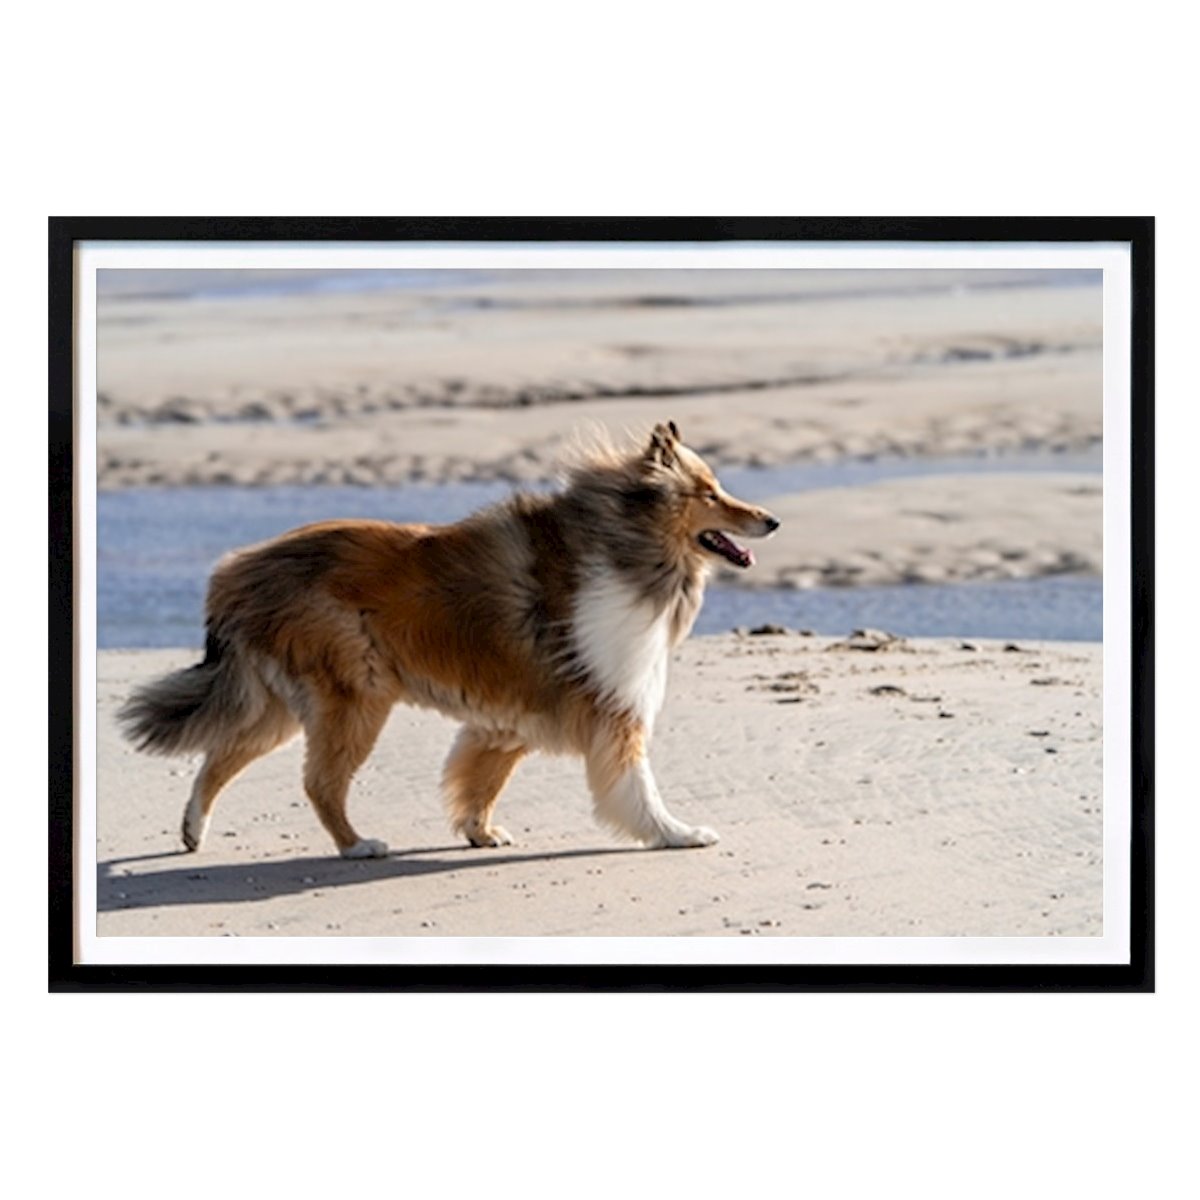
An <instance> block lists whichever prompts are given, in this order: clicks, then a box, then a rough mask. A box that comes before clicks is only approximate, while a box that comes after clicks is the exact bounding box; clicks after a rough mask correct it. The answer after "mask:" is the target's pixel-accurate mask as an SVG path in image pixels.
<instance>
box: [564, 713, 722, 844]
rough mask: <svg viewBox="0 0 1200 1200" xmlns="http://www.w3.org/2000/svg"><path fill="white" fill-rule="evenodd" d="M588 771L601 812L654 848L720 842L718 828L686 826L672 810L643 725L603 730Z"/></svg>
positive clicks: (590, 756)
mask: <svg viewBox="0 0 1200 1200" xmlns="http://www.w3.org/2000/svg"><path fill="white" fill-rule="evenodd" d="M587 775H588V784H589V786H590V787H591V789H592V798H593V800H594V802H595V806H596V816H597V817H598V818H599V820H601V821H602V822H603V823H604V824H606V825H608V826H611V827H612V828H613V829H615V830H616V831H617V832H618V833H622V834H624V835H626V836H627V837H631V838H634V839H636V840H637V841H640V842H643V843H644V844H645V845H646V846H647V847H649V848H650V849H659V848H662V847H684V846H711V845H712V844H713V843H714V842H716V841H717V835H716V833H714V832H713V830H711V829H707V828H705V827H704V826H702V825H686V824H684V822H683V821H680V820H678V819H677V818H675V817H673V816H672V815H671V814H670V813H669V812H668V811H667V807H666V805H665V804H664V803H663V800H662V796H660V795H659V792H658V785H657V784H656V783H655V782H654V774H653V772H652V771H651V770H650V763H649V761H648V760H647V758H646V749H645V732H644V730H643V728H642V727H641V726H640V725H630V726H626V727H624V728H622V729H620V730H619V731H605V732H603V733H601V734H600V735H599V736H598V737H597V738H596V740H595V742H594V743H593V746H592V749H591V751H590V752H589V753H588V756H587Z"/></svg>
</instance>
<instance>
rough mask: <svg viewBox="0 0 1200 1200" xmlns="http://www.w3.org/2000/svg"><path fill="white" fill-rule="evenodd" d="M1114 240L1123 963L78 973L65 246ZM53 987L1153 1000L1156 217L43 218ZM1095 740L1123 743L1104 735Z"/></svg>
mask: <svg viewBox="0 0 1200 1200" xmlns="http://www.w3.org/2000/svg"><path fill="white" fill-rule="evenodd" d="M428 240H435V241H439V242H455V241H469V242H504V241H521V242H584V243H592V242H597V243H602V242H612V241H621V242H694V243H711V242H729V241H733V242H738V241H754V242H830V241H838V242H859V243H869V242H888V243H892V242H898V243H905V242H929V243H947V242H995V243H1005V242H1021V243H1055V242H1115V243H1124V244H1126V245H1128V247H1129V251H1130V263H1131V286H1132V304H1131V327H1130V331H1129V332H1130V337H1131V343H1130V344H1131V405H1132V407H1131V411H1130V430H1131V444H1130V456H1131V457H1130V463H1131V475H1130V478H1131V494H1130V511H1131V518H1132V529H1131V532H1132V545H1131V548H1130V550H1131V556H1132V558H1131V563H1132V595H1131V597H1130V603H1131V614H1132V626H1131V628H1132V639H1131V644H1130V646H1129V655H1130V671H1131V675H1130V677H1131V680H1132V695H1131V710H1130V713H1129V722H1130V723H1129V728H1128V735H1129V738H1130V757H1131V764H1132V771H1131V784H1132V786H1131V794H1130V796H1129V804H1130V815H1131V839H1130V861H1129V871H1130V875H1129V878H1130V912H1129V921H1130V924H1129V928H1130V946H1129V961H1128V963H1121V964H1104V965H1098V964H1091V965H1087V964H1083V965H1070V964H1052V965H1028V964H1013V965H924V964H915V963H914V964H905V965H896V964H882V963H881V964H876V965H864V964H859V965H797V964H788V963H779V964H773V965H770V964H768V965H762V964H754V965H751V964H745V965H736V966H731V965H716V964H712V965H667V964H657V965H602V964H593V965H505V966H493V965H487V966H483V965H445V966H437V965H404V966H396V965H378V966H376V965H336V966H334V965H318V964H313V965H268V964H261V965H220V966H217V965H200V964H196V965H180V964H155V965H133V964H130V965H91V964H81V963H79V962H78V961H76V952H75V947H76V934H77V921H78V915H77V901H76V884H77V880H76V877H75V869H76V868H75V853H74V852H75V841H76V834H77V829H76V820H75V796H76V784H77V780H78V770H79V766H78V762H79V760H78V750H77V746H76V741H75V737H76V731H77V728H78V724H77V711H76V705H77V697H78V689H77V677H76V670H77V663H78V661H79V658H78V656H79V654H80V653H81V647H80V646H79V642H78V637H77V628H76V622H75V618H76V600H77V594H76V586H77V574H76V566H75V556H76V550H77V547H78V545H79V539H80V537H81V536H82V534H81V532H80V530H79V528H78V504H77V501H78V497H77V494H76V485H77V477H76V471H75V459H74V455H75V451H76V442H75V433H74V428H75V407H74V366H75V336H76V329H75V321H76V311H77V308H76V305H77V294H76V273H75V254H76V247H77V245H78V244H79V243H81V242H85V241H87V242H91V241H105V242H122V241H129V242H133V241H137V242H148V241H153V242H175V241H202V242H203V241H221V242H248V241H253V242H276V241H289V242H298V241H299V242H307V241H321V242H345V241H353V242H368V243H369V242H405V241H428ZM48 351H49V353H48V382H49V528H50V541H49V625H50V642H49V662H48V668H49V683H50V701H49V798H50V804H49V987H50V990H51V991H133V990H137V991H147V990H151V991H180V990H182V991H224V990H254V991H264V992H266V991H270V992H286V991H309V992H312V991H346V990H354V991H459V990H488V991H596V992H608V991H726V992H756V991H849V990H853V991H872V992H879V991H889V992H905V991H929V990H937V991H955V992H957V991H1072V992H1078V991H1152V990H1153V988H1154V873H1153V861H1154V855H1153V851H1154V821H1153V818H1154V804H1153V799H1154V614H1153V579H1154V493H1153V450H1154V220H1153V218H1151V217H920V218H916V217H908V218H893V217H863V218H840V217H829V218H791V217H778V218H766V217H761V218H760V217H753V218H742V217H730V218H708V217H703V218H659V217H644V218H643V217H630V218H608V217H604V218H586V217H565V218H549V217H530V218H474V217H465V218H441V217H429V218H421V217H413V218H388V217H364V218H340V217H332V218H313V217H272V218H265V217H221V218H210V217H52V218H50V220H49V342H48ZM1106 736H1117V733H1116V731H1111V732H1107V733H1106Z"/></svg>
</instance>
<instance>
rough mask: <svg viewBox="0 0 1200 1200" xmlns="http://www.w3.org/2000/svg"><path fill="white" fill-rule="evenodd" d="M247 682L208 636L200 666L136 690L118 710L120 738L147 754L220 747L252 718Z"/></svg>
mask: <svg viewBox="0 0 1200 1200" xmlns="http://www.w3.org/2000/svg"><path fill="white" fill-rule="evenodd" d="M249 683H250V681H249V680H248V679H247V678H246V674H245V670H244V667H243V666H242V665H241V664H240V662H239V661H238V658H237V656H235V655H231V654H230V653H229V650H228V647H227V646H225V645H223V644H222V643H220V642H218V641H217V640H216V639H214V638H213V637H212V636H210V637H209V639H208V646H207V649H206V653H205V656H204V661H203V662H199V663H196V665H195V666H192V667H186V668H184V669H183V670H181V671H172V672H171V674H170V675H165V676H164V677H163V678H162V679H156V680H154V682H152V683H147V684H144V685H143V686H142V687H139V688H138V689H137V690H136V691H135V692H134V693H133V695H132V696H130V697H129V699H128V700H127V701H126V702H125V704H124V705H122V707H121V709H120V711H119V712H118V713H117V720H118V721H119V723H120V725H121V729H122V732H123V733H124V734H125V736H126V737H127V738H128V739H129V741H131V742H132V743H133V744H134V746H136V747H137V749H139V750H144V751H145V752H146V753H148V754H194V753H196V752H197V751H201V750H206V749H208V748H210V747H212V746H215V745H218V744H220V743H221V742H222V741H224V740H225V739H226V738H227V737H228V736H229V735H230V734H231V733H232V732H234V731H235V730H236V729H237V728H238V727H239V726H241V725H244V724H245V723H246V722H247V719H248V718H250V717H252V714H251V713H250V711H249V709H250V708H251V707H252V703H251V694H250V693H251V689H250V688H249V687H248V684H249Z"/></svg>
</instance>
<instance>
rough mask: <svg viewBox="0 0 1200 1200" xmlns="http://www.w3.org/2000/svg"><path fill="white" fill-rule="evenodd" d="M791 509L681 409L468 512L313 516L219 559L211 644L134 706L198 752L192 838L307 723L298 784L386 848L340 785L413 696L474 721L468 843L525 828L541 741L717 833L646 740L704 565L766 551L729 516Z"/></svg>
mask: <svg viewBox="0 0 1200 1200" xmlns="http://www.w3.org/2000/svg"><path fill="white" fill-rule="evenodd" d="M778 525H779V522H778V521H777V520H776V519H775V518H774V517H773V516H771V514H770V513H768V512H766V511H765V510H764V509H761V508H757V507H755V506H753V505H750V504H745V503H743V502H742V501H740V500H736V499H734V498H733V497H731V496H729V495H727V494H726V493H725V492H724V491H722V489H721V487H720V485H719V484H718V482H717V479H716V477H715V475H714V474H713V472H712V471H711V470H710V469H709V468H708V466H707V465H706V464H705V463H704V461H703V460H702V459H701V458H700V457H699V456H698V455H697V454H695V453H694V452H693V451H691V450H689V449H688V448H687V447H686V446H684V445H682V444H681V443H680V440H679V431H678V430H677V429H676V427H675V425H674V423H669V424H665V425H658V426H656V427H655V429H654V431H653V434H652V435H651V437H650V440H649V443H648V444H647V445H644V446H641V447H639V448H638V449H636V450H633V451H628V452H619V451H617V450H615V449H613V448H611V447H603V448H600V449H596V450H593V451H591V452H589V453H588V454H586V455H585V456H583V457H582V458H581V460H580V461H579V462H577V463H576V464H575V465H574V466H573V467H571V468H569V470H568V474H567V477H566V486H565V488H564V489H563V490H562V491H560V492H558V493H557V494H553V495H521V494H518V495H514V496H512V497H511V498H510V499H508V500H506V501H504V502H502V503H500V504H498V505H496V506H494V507H492V508H489V509H486V510H484V511H482V512H480V513H477V514H475V515H474V516H471V517H468V518H467V519H466V520H465V521H460V522H459V523H458V524H455V525H441V526H430V525H394V524H390V523H388V522H384V521H330V522H325V523H322V524H317V525H306V526H304V527H303V528H301V529H297V530H294V531H293V532H291V533H286V534H284V535H282V536H281V537H278V538H276V539H274V540H273V541H269V542H265V543H263V544H261V545H258V546H251V547H249V548H248V549H244V550H239V551H236V552H235V553H233V554H231V555H229V556H228V557H227V558H225V559H224V560H223V561H222V562H221V563H220V564H219V565H218V566H217V568H216V570H215V571H214V573H213V576H212V580H211V582H210V584H209V591H208V603H207V644H206V649H205V656H204V660H203V662H200V663H197V664H196V665H195V666H193V667H190V668H188V669H186V670H182V671H177V672H175V673H173V674H171V675H168V676H166V677H165V678H163V679H160V680H158V681H156V682H153V683H150V684H148V685H146V686H144V687H142V688H140V689H139V690H138V691H136V692H135V693H134V694H133V696H132V697H131V698H130V699H129V701H128V702H127V703H126V704H125V706H124V707H123V708H122V710H121V714H120V719H121V722H122V724H123V726H124V729H125V732H126V734H127V736H128V737H129V738H130V739H131V741H133V742H134V743H135V744H136V745H137V746H138V748H139V749H142V750H146V751H149V752H151V753H155V754H190V753H196V752H200V751H202V752H203V753H204V761H203V764H202V766H201V767H200V772H199V775H198V776H197V778H196V781H195V784H194V786H193V788H192V794H191V799H190V800H189V802H188V805H187V808H186V809H185V810H184V814H183V841H184V844H185V845H186V846H187V847H188V849H190V850H198V849H199V848H200V845H201V843H202V842H203V840H204V834H205V830H206V828H207V826H208V823H209V819H210V817H211V815H212V809H213V804H214V802H215V801H216V798H217V795H218V793H219V792H220V791H221V789H222V788H224V787H225V785H226V784H227V783H229V781H230V780H231V779H233V777H234V776H235V775H237V774H238V772H239V771H241V770H242V769H243V768H244V767H246V766H247V765H248V764H249V763H251V762H253V761H254V759H256V758H258V757H259V756H260V755H263V754H266V753H267V752H268V751H270V750H273V749H275V747H277V746H279V745H280V744H281V743H282V742H284V741H286V740H287V739H288V738H290V737H291V736H293V735H294V734H295V733H297V732H298V731H299V730H301V729H303V730H304V733H305V737H306V740H307V746H306V757H305V763H304V786H305V790H306V791H307V792H308V797H309V799H310V800H311V801H312V804H313V807H314V808H315V809H316V811H317V816H318V817H319V818H320V819H321V823H322V824H323V825H324V826H325V828H326V829H327V830H328V831H329V833H330V834H331V836H332V837H333V840H334V841H335V842H336V843H337V847H338V850H339V851H340V852H341V853H342V855H343V856H345V857H347V858H366V857H379V856H382V855H385V854H386V853H387V846H386V844H385V843H384V842H382V841H378V840H376V839H374V838H364V837H360V836H359V834H358V833H357V832H356V831H355V829H354V827H353V825H351V823H350V820H349V818H348V817H347V815H346V797H347V794H348V792H349V790H350V780H351V777H352V776H353V774H354V772H355V771H356V770H357V769H358V767H359V766H360V765H361V764H362V763H363V761H364V760H365V759H366V757H367V755H368V754H369V753H370V751H371V748H372V746H374V744H375V740H376V738H377V737H378V736H379V733H380V730H382V728H383V726H384V723H385V722H386V720H387V717H388V713H389V712H390V711H391V709H392V706H393V705H394V704H396V703H397V702H398V701H403V702H405V703H408V704H417V705H422V706H424V707H427V708H435V709H437V710H438V711H439V712H442V713H445V714H446V715H447V716H449V717H453V718H455V719H457V720H459V721H461V722H463V727H462V729H461V730H460V732H459V735H458V738H457V740H456V741H455V743H454V746H453V749H452V750H451V752H450V756H449V758H448V759H447V761H446V765H445V771H444V776H443V788H444V792H445V797H446V801H447V804H448V806H449V810H450V818H451V821H452V823H453V825H454V828H455V829H456V830H457V831H458V832H460V833H462V834H463V835H465V836H466V838H467V840H468V841H469V842H470V843H471V844H472V845H474V846H502V845H507V844H509V843H511V841H512V839H511V838H510V837H509V835H508V834H507V833H506V832H505V831H504V830H503V829H502V828H501V827H500V826H499V825H496V824H494V823H493V820H492V814H493V811H494V809H495V807H496V800H497V798H498V797H499V795H500V791H501V789H502V788H503V787H504V785H505V783H506V782H507V781H508V778H509V776H510V775H511V774H512V771H513V768H514V767H516V765H517V763H518V762H519V761H520V760H521V759H522V758H523V757H524V756H525V755H526V754H528V753H529V752H530V751H531V750H543V751H549V752H551V753H569V754H579V755H582V756H583V758H584V759H585V761H586V765H587V779H588V784H589V785H590V788H591V792H592V796H593V798H594V803H595V811H596V815H597V816H598V817H599V819H600V820H601V821H603V822H604V823H605V824H607V825H609V826H611V827H612V828H614V829H615V830H616V831H617V832H618V833H620V834H622V835H624V836H626V837H629V838H633V839H635V840H637V841H640V842H642V843H644V844H645V845H647V846H650V847H660V846H708V845H711V844H712V843H713V842H715V841H716V840H717V835H716V834H715V833H714V832H713V831H712V830H711V829H706V828H704V827H703V826H693V825H686V824H684V822H682V821H680V820H678V819H676V818H675V817H673V816H672V815H671V814H670V813H669V812H668V811H667V809H666V806H665V805H664V804H663V801H662V798H661V797H660V796H659V793H658V788H657V786H656V785H655V782H654V776H653V775H652V774H651V772H650V765H649V763H648V762H647V759H646V752H647V745H648V743H649V740H650V735H651V732H652V730H653V727H654V721H655V717H656V716H657V714H658V712H659V709H660V708H661V706H662V702H663V695H664V691H665V688H666V680H667V658H668V654H669V652H670V650H671V649H672V647H674V646H676V645H677V644H678V643H679V642H680V641H682V640H683V638H684V637H686V636H687V634H688V632H689V630H690V629H691V627H692V623H693V622H694V621H695V618H696V614H697V612H698V610H699V608H700V602H701V599H702V598H703V591H704V583H705V579H706V577H707V575H708V572H709V569H710V566H711V565H712V564H713V563H714V562H715V561H716V560H722V561H724V562H729V563H732V564H733V565H734V566H737V567H741V568H745V567H748V566H750V565H751V563H752V562H753V561H754V559H753V556H752V555H751V554H750V552H749V551H748V550H745V549H744V548H743V547H741V546H739V545H738V544H737V543H736V542H735V541H734V540H733V539H732V538H731V537H730V536H729V533H739V534H742V535H745V536H749V537H765V536H767V535H768V534H770V533H772V532H774V530H775V529H776V528H777V527H778Z"/></svg>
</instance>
